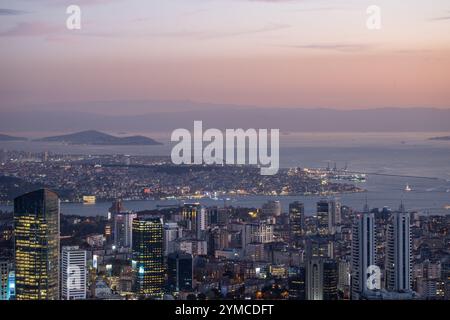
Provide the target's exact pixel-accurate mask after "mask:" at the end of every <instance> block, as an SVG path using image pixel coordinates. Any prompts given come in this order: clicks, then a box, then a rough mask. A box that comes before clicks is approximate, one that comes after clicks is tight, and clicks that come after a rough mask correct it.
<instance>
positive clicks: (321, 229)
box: [317, 200, 330, 235]
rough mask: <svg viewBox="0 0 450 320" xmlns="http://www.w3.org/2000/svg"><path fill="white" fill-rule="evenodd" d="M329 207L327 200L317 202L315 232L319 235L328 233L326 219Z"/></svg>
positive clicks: (328, 215)
mask: <svg viewBox="0 0 450 320" xmlns="http://www.w3.org/2000/svg"><path fill="white" fill-rule="evenodd" d="M329 211H330V209H329V204H328V201H326V200H321V201H319V202H317V232H318V233H319V234H321V235H325V234H328V233H329V232H328V222H329V221H328V220H329V219H330V218H329V217H330V212H329Z"/></svg>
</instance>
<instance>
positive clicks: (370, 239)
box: [351, 206, 376, 300]
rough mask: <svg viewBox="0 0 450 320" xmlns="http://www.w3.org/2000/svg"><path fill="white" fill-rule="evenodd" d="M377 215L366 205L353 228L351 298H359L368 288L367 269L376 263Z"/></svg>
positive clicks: (357, 216)
mask: <svg viewBox="0 0 450 320" xmlns="http://www.w3.org/2000/svg"><path fill="white" fill-rule="evenodd" d="M375 264H376V263H375V217H374V213H370V212H369V208H368V207H367V206H366V208H365V210H364V213H360V214H357V215H356V216H355V218H354V221H353V228H352V277H351V284H352V292H351V298H352V299H353V300H359V299H360V295H361V294H363V293H364V292H365V291H366V290H367V289H370V288H368V287H367V279H368V278H367V277H368V274H367V271H368V268H369V266H373V265H375Z"/></svg>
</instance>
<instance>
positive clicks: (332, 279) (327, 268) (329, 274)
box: [322, 260, 339, 300]
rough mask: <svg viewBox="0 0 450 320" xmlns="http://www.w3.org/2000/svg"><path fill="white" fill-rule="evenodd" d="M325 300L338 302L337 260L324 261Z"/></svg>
mask: <svg viewBox="0 0 450 320" xmlns="http://www.w3.org/2000/svg"><path fill="white" fill-rule="evenodd" d="M322 264H323V266H322V270H323V300H337V298H338V293H337V285H338V277H339V276H338V271H339V270H338V264H337V263H336V261H335V260H323V261H322Z"/></svg>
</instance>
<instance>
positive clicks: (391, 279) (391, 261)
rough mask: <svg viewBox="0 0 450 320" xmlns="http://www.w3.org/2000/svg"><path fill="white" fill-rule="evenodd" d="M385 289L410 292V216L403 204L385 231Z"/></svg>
mask: <svg viewBox="0 0 450 320" xmlns="http://www.w3.org/2000/svg"><path fill="white" fill-rule="evenodd" d="M386 238H387V239H386V240H387V248H386V251H387V252H386V289H387V290H388V291H395V292H403V291H410V290H411V269H412V268H411V267H412V266H411V231H410V216H409V213H408V212H406V211H405V208H404V206H403V204H402V205H401V206H400V209H399V211H398V212H394V213H393V214H392V216H391V218H390V220H389V224H388V229H387V235H386Z"/></svg>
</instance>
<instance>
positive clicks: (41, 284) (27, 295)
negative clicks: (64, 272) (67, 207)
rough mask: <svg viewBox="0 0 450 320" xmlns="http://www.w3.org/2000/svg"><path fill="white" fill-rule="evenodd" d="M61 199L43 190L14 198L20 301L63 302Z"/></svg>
mask: <svg viewBox="0 0 450 320" xmlns="http://www.w3.org/2000/svg"><path fill="white" fill-rule="evenodd" d="M59 221H60V216H59V199H58V195H57V194H56V193H54V192H52V191H50V190H47V189H41V190H37V191H34V192H30V193H27V194H25V195H22V196H20V197H17V198H16V199H14V233H15V239H14V245H15V260H16V275H15V276H16V299H17V300H36V299H42V300H57V299H59Z"/></svg>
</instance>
